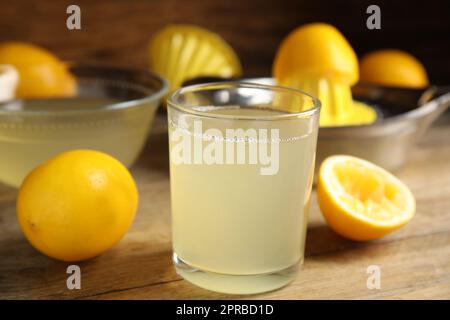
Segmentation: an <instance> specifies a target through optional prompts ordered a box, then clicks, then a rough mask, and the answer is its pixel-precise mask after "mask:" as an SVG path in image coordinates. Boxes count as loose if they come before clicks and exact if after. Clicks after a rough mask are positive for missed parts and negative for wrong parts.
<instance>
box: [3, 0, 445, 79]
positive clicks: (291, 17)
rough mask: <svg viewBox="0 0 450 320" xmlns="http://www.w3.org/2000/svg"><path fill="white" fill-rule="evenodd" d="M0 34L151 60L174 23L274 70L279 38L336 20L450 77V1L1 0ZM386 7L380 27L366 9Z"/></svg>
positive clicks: (113, 58)
mask: <svg viewBox="0 0 450 320" xmlns="http://www.w3.org/2000/svg"><path fill="white" fill-rule="evenodd" d="M1 2H2V3H5V5H3V6H2V7H1V10H0V41H8V40H21V41H31V42H33V43H36V44H39V45H42V46H45V47H47V48H48V49H50V50H52V51H53V52H55V53H56V54H57V55H58V56H60V57H61V58H62V59H65V60H76V61H100V62H108V63H115V64H125V65H135V66H146V65H147V61H148V58H147V45H148V41H149V39H150V38H151V36H152V35H153V33H154V32H156V31H157V30H158V29H160V28H161V27H163V26H164V25H166V24H168V23H190V24H196V25H199V26H203V27H205V28H208V29H210V30H212V31H214V32H217V33H219V34H220V35H221V36H222V37H224V38H225V39H226V40H227V41H228V42H229V43H230V44H231V45H232V47H233V48H234V49H235V50H236V51H237V53H238V55H239V57H240V58H241V60H242V64H243V66H244V72H245V75H246V76H269V75H270V74H271V66H272V61H273V58H274V55H275V52H276V50H277V47H278V45H279V44H280V42H281V40H282V39H283V37H284V36H286V35H287V34H288V33H289V32H290V31H291V30H293V29H294V28H296V27H298V26H300V25H302V24H305V23H308V22H315V21H322V22H328V23H331V24H333V25H335V26H336V27H337V28H339V30H341V31H342V32H343V33H344V35H345V36H346V37H347V38H348V40H349V42H350V43H351V44H352V46H353V47H354V49H355V51H356V52H357V54H358V55H363V54H364V53H366V52H368V51H371V50H375V49H380V48H399V49H403V50H406V51H408V52H411V53H412V54H414V55H415V56H417V57H418V58H419V59H420V60H421V61H423V63H424V64H425V66H426V69H427V71H428V72H429V75H430V78H431V82H432V83H440V84H448V83H450V64H449V63H448V57H449V55H450V45H449V39H450V20H449V18H448V0H427V1H390V0H377V1H375V2H374V1H373V0H340V1H335V0H239V1H236V0H234V1H232V0H225V1H224V0H189V1H185V0H131V1H130V0H95V1H92V0H77V1H72V0H53V1H42V0H14V1H9V0H2V1H1ZM374 3H376V4H377V5H379V6H380V8H381V20H382V28H381V30H374V31H371V30H368V29H367V27H366V19H367V17H368V15H367V14H366V9H367V7H368V6H369V5H371V4H374ZM70 4H77V5H79V6H80V8H81V26H82V28H81V30H72V31H70V30H68V29H67V28H66V18H67V14H66V8H67V6H68V5H70Z"/></svg>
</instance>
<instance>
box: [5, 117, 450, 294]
mask: <svg viewBox="0 0 450 320" xmlns="http://www.w3.org/2000/svg"><path fill="white" fill-rule="evenodd" d="M0 161H1V158H0ZM132 172H133V174H134V176H135V177H136V180H137V183H138V186H139V190H140V207H139V212H138V214H137V218H136V220H135V222H134V224H133V226H132V227H131V229H130V231H129V232H128V233H127V235H126V236H125V238H124V239H123V240H122V241H121V242H120V243H119V244H118V245H117V246H115V247H114V248H113V249H112V250H110V251H108V252H106V253H104V254H103V255H101V256H99V257H97V258H95V259H92V260H90V261H86V262H82V263H80V264H79V265H80V267H81V289H80V290H68V289H67V287H66V279H67V277H68V275H67V274H66V268H67V266H68V264H67V263H62V262H58V261H55V260H52V259H49V258H47V257H45V256H43V255H41V254H40V253H38V252H37V251H36V250H34V249H33V248H32V247H31V246H30V245H29V244H28V242H27V241H26V240H25V239H24V237H23V235H22V233H21V232H20V229H19V226H18V224H17V221H16V215H15V198H16V193H17V192H16V190H13V189H10V188H7V187H4V186H2V187H0V298H7V299H43V298H50V299H72V298H77V299H217V298H218V299H221V298H235V297H236V296H227V295H224V294H219V293H213V292H209V291H206V290H203V289H200V288H197V287H195V286H193V285H191V284H189V283H188V282H186V281H184V280H182V279H181V278H180V276H178V275H177V274H176V273H175V270H174V268H173V267H172V261H171V235H170V201H169V197H170V194H169V169H168V151H167V136H166V127H165V118H164V116H163V115H160V116H158V118H157V121H156V123H155V126H154V127H153V132H152V135H151V138H150V140H149V142H148V145H147V146H146V149H145V151H144V152H143V154H142V156H141V157H140V159H139V161H138V163H137V164H136V165H135V166H134V168H133V169H132ZM397 174H398V176H399V177H400V178H401V179H402V180H403V181H404V182H405V183H406V184H407V185H408V186H409V187H411V189H412V191H413V193H414V194H415V196H416V199H417V213H416V216H415V217H414V219H413V220H412V222H410V223H409V224H408V225H407V226H406V227H404V228H403V229H401V230H399V231H397V232H394V233H393V234H391V235H389V236H386V237H384V238H382V239H379V240H377V241H372V242H367V243H356V242H352V241H348V240H345V239H343V238H341V237H339V236H338V235H336V234H335V233H334V232H333V231H331V230H330V229H329V227H328V226H327V225H326V224H325V222H324V220H323V218H322V216H321V214H320V211H319V209H318V207H317V202H316V196H315V194H313V206H312V212H311V214H310V223H309V229H308V236H307V242H306V260H305V264H304V267H303V270H302V271H301V272H300V274H299V275H298V278H297V279H296V280H295V282H294V283H292V284H291V285H289V286H287V287H285V288H283V289H281V290H278V291H274V292H270V293H266V294H260V295H254V296H246V297H245V298H257V299H266V298H267V299H315V298H320V299H383V298H388V299H404V298H413V299H417V298H419V299H420V298H440V299H449V298H450V116H449V115H446V116H445V117H444V118H441V120H440V121H439V122H438V123H437V124H435V125H434V126H433V128H432V129H431V130H430V131H429V132H428V133H427V134H426V136H425V137H424V138H423V139H422V141H421V142H420V143H419V144H418V146H417V148H416V149H415V150H414V151H413V152H412V154H411V158H410V160H409V163H408V164H407V166H406V167H405V168H404V169H402V170H401V171H400V172H398V173H397ZM369 265H378V266H380V268H381V289H379V290H378V289H372V290H369V289H368V288H367V286H366V281H367V278H368V276H369V275H368V274H367V267H368V266H369ZM237 298H242V297H239V296H238V297H237Z"/></svg>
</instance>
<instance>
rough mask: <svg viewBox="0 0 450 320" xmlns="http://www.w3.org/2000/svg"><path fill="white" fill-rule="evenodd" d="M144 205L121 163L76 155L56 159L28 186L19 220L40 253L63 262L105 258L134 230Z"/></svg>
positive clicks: (90, 154)
mask: <svg viewBox="0 0 450 320" xmlns="http://www.w3.org/2000/svg"><path fill="white" fill-rule="evenodd" d="M137 205H138V192H137V188H136V184H135V182H134V180H133V178H132V176H131V174H130V173H129V172H128V170H127V169H126V168H125V167H124V166H123V165H122V164H121V163H120V162H119V161H118V160H116V159H115V158H113V157H111V156H109V155H107V154H105V153H102V152H98V151H92V150H73V151H68V152H64V153H62V154H60V155H57V156H55V157H54V158H51V159H50V160H48V161H47V162H45V163H44V164H42V165H40V166H38V167H37V168H36V169H34V170H33V171H32V172H31V173H30V174H29V175H28V176H27V177H26V178H25V180H24V182H23V183H22V186H21V188H20V190H19V195H18V198H17V217H18V220H19V223H20V226H21V228H22V231H23V233H24V234H25V237H26V238H27V239H28V241H29V242H30V243H31V244H32V245H33V247H35V248H36V249H37V250H39V251H40V252H42V253H44V254H46V255H47V256H49V257H52V258H55V259H59V260H63V261H80V260H85V259H89V258H92V257H95V256H97V255H99V254H100V253H102V252H104V251H105V250H107V249H109V248H111V247H112V246H113V245H114V244H116V243H117V242H118V241H119V240H120V239H121V238H122V237H123V236H124V234H125V233H126V231H127V230H128V228H129V227H130V225H131V223H132V221H133V219H134V216H135V213H136V209H137Z"/></svg>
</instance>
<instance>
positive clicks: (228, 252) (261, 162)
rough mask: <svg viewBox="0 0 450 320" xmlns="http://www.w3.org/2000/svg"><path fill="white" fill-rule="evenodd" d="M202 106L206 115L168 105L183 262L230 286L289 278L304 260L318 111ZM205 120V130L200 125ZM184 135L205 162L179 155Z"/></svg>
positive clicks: (207, 282) (244, 289) (236, 289)
mask: <svg viewBox="0 0 450 320" xmlns="http://www.w3.org/2000/svg"><path fill="white" fill-rule="evenodd" d="M199 110H202V111H204V113H205V117H203V118H201V119H200V118H199V117H195V116H190V115H183V116H180V115H179V112H178V111H176V110H171V109H169V136H170V142H169V144H170V155H171V165H170V176H171V196H172V223H173V230H172V231H173V249H174V261H175V265H176V267H177V271H178V273H180V274H181V275H182V276H183V277H184V278H185V279H187V280H189V281H191V282H193V283H194V284H197V285H199V286H201V287H204V288H207V289H210V290H215V291H220V292H227V293H256V292H263V291H269V290H273V289H276V288H278V287H280V286H283V285H285V284H287V283H289V282H290V281H291V280H293V279H294V277H295V275H296V271H297V268H298V266H299V265H300V264H301V263H302V261H303V254H304V245H305V235H306V225H307V215H308V207H309V202H310V191H311V184H312V178H313V172H314V157H315V156H314V155H315V148H316V138H317V123H316V122H317V119H315V120H314V118H313V119H311V117H303V118H301V117H299V118H296V119H285V120H283V119H281V120H272V121H260V120H255V119H258V118H261V117H262V118H264V117H277V116H282V115H283V112H282V111H278V110H272V109H269V108H244V107H239V106H228V107H222V108H220V107H211V108H208V107H206V108H201V109H199ZM286 114H287V113H286ZM230 116H233V117H235V118H239V120H232V119H230V118H229V117H230ZM199 121H200V124H201V126H200V125H198V124H199ZM196 122H197V123H196ZM180 123H181V124H180ZM196 125H197V126H196ZM199 127H201V129H202V132H198V130H197V131H196V130H195V129H198V128H199ZM255 128H256V130H253V129H255ZM252 130H253V131H252ZM229 132H234V135H230V134H227V133H229ZM255 132H256V135H254V134H255ZM251 133H253V135H251ZM262 133H265V134H262ZM186 141H189V143H186V145H187V146H188V147H186V148H185V149H184V150H183V151H184V153H185V154H186V153H187V154H188V155H190V157H192V158H195V155H196V153H198V152H199V151H201V152H203V159H200V160H201V161H199V159H198V157H197V161H195V159H193V160H192V161H190V162H189V161H184V162H183V161H179V160H178V159H176V158H177V157H179V156H180V154H179V151H180V150H181V148H180V144H181V143H185V142H186ZM239 147H242V148H241V149H239ZM210 150H214V151H215V152H214V153H209V151H210ZM220 150H222V152H220ZM230 150H233V152H232V155H231V156H230ZM239 150H241V154H239ZM244 153H245V157H244V158H245V161H242V157H241V158H240V159H239V156H242V154H244ZM252 153H253V156H252ZM211 154H213V159H212V160H211V159H207V156H208V155H211ZM217 154H220V155H219V156H217ZM255 154H256V156H255ZM268 155H270V156H268ZM188 158H189V157H186V158H185V160H186V159H187V160H189V159H188ZM268 159H270V161H268ZM175 160H176V161H175ZM239 160H240V161H239ZM180 162H181V163H180ZM275 162H277V163H275ZM264 169H265V171H264Z"/></svg>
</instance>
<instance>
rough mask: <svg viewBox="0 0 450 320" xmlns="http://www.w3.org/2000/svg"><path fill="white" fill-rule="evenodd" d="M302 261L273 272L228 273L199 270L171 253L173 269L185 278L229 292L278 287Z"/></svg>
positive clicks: (269, 289)
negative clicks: (255, 273)
mask: <svg viewBox="0 0 450 320" xmlns="http://www.w3.org/2000/svg"><path fill="white" fill-rule="evenodd" d="M302 262H303V261H299V262H297V263H295V264H293V265H292V266H290V267H288V268H286V269H283V270H280V271H277V272H273V273H265V274H257V275H230V274H221V273H215V272H209V271H203V270H199V269H197V268H194V267H192V266H190V265H188V264H187V263H185V262H184V261H183V260H181V259H180V257H179V256H178V255H177V254H176V253H175V252H174V253H173V263H174V265H175V269H176V271H177V273H178V274H179V275H180V276H182V277H183V278H184V279H185V280H187V281H189V282H190V283H192V284H195V285H196V286H199V287H201V288H204V289H207V290H211V291H215V292H221V293H229V294H256V293H262V292H267V291H273V290H276V289H279V288H281V287H283V286H285V285H287V284H289V283H290V282H291V281H292V280H294V279H295V277H296V276H297V272H298V270H299V267H300V265H301V264H302Z"/></svg>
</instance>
